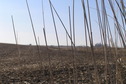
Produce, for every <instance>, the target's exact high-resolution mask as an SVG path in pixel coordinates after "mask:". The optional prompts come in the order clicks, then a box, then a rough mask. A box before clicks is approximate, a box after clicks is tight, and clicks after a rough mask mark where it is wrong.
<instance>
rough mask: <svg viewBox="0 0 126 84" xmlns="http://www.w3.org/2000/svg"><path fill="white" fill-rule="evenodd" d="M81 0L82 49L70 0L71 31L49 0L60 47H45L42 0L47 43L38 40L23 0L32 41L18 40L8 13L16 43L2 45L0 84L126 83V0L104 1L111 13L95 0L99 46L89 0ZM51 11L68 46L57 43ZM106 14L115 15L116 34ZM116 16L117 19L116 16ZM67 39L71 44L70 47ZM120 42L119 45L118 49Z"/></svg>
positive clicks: (0, 46)
mask: <svg viewBox="0 0 126 84" xmlns="http://www.w3.org/2000/svg"><path fill="white" fill-rule="evenodd" d="M80 1H81V3H82V4H81V5H82V11H83V16H82V17H83V23H84V33H85V35H84V36H85V42H86V44H85V47H82V46H76V42H75V41H76V38H75V34H76V33H75V30H76V27H75V24H76V23H75V19H74V18H75V14H74V13H75V10H74V9H75V2H74V0H73V4H72V5H73V6H72V9H73V10H72V14H71V10H70V9H71V7H70V6H69V7H68V9H69V11H68V15H69V26H70V28H69V30H70V33H69V31H68V29H67V28H66V26H65V24H64V22H63V20H62V19H61V17H60V15H59V14H58V12H57V10H56V8H55V6H54V5H53V3H52V2H51V0H49V5H50V10H51V14H52V19H53V24H54V30H55V35H56V41H57V45H58V46H49V45H48V40H47V37H46V35H47V33H46V25H45V16H44V6H43V4H44V3H43V0H42V16H43V28H42V29H43V34H44V40H45V45H46V46H40V45H39V44H40V42H38V41H37V38H36V32H35V27H34V23H33V20H32V16H31V12H30V8H29V4H28V1H27V0H26V5H27V9H28V14H29V17H30V21H31V27H32V30H33V35H34V39H35V43H36V45H31V44H30V45H19V44H18V40H17V36H16V31H15V25H14V19H13V16H12V24H13V30H14V36H15V42H16V45H14V44H2V43H1V44H0V84H126V63H125V62H126V57H125V56H126V39H125V38H126V29H125V27H126V9H125V6H126V4H125V3H124V0H113V1H112V0H107V2H108V5H109V6H110V8H111V9H110V10H109V11H111V13H112V15H113V16H109V15H108V13H107V8H106V1H105V0H101V1H100V2H99V1H98V0H95V2H96V3H95V4H96V12H97V18H96V19H97V20H98V26H99V31H100V39H101V42H100V44H99V43H98V44H96V45H95V46H94V41H95V38H94V37H93V30H92V29H93V25H92V22H93V21H92V19H91V11H90V3H89V0H80ZM115 7H117V8H118V10H119V13H120V14H119V15H118V14H117V13H116V11H115ZM54 14H55V15H56V16H57V17H58V20H59V21H60V22H61V24H62V26H63V28H64V30H65V33H66V34H65V35H66V46H61V45H60V42H59V36H58V31H57V25H56V21H55V17H54ZM71 15H72V18H71ZM108 17H112V18H113V22H114V23H113V24H114V32H113V30H112V29H111V27H112V26H111V24H110V20H109V18H108ZM119 17H120V19H121V21H120V19H118V18H119ZM82 39H83V38H82ZM114 40H115V41H114ZM68 41H70V43H71V44H70V46H69V42H68ZM88 42H89V43H88ZM88 44H89V45H88ZM120 45H121V47H118V46H120ZM99 46H100V47H99ZM108 46H109V47H108Z"/></svg>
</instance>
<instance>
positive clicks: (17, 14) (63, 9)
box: [0, 0, 111, 45]
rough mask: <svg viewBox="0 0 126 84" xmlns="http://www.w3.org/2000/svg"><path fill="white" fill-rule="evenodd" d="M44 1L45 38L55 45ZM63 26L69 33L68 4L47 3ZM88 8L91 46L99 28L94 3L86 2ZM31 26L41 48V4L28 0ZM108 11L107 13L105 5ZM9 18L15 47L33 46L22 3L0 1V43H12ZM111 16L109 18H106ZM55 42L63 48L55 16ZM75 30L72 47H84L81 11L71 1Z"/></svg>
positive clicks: (63, 0)
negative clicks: (58, 16) (74, 41)
mask: <svg viewBox="0 0 126 84" xmlns="http://www.w3.org/2000/svg"><path fill="white" fill-rule="evenodd" d="M43 1H44V9H45V10H44V11H45V23H46V34H47V40H48V44H49V45H57V42H56V36H55V31H54V26H53V22H52V21H53V20H52V16H51V11H50V6H49V2H48V0H43ZM51 1H52V3H53V5H54V7H55V8H56V10H57V12H58V13H59V15H60V17H61V19H62V20H63V22H64V24H65V26H66V27H67V29H68V31H69V17H68V6H71V14H72V0H51ZM89 2H90V8H91V20H92V25H93V26H92V27H93V37H94V43H99V42H100V36H99V28H98V24H97V18H96V17H97V12H96V10H95V8H96V6H95V0H89ZM28 3H29V7H30V11H31V15H32V19H33V24H34V27H35V32H36V35H37V37H39V38H40V44H41V45H45V42H44V37H43V31H42V28H43V22H42V7H41V5H42V4H41V0H28ZM106 6H107V7H108V9H107V10H108V11H109V10H110V8H109V6H108V4H107V5H106ZM11 15H13V17H14V22H15V28H16V32H17V36H18V42H19V44H35V41H34V36H33V32H32V27H31V23H30V19H29V15H28V11H27V6H26V1H25V0H0V42H2V43H15V39H14V34H13V26H12V22H11ZM110 15H111V14H110ZM55 20H56V25H57V30H58V35H59V40H60V44H61V45H66V33H65V30H64V29H63V27H62V25H61V23H60V21H59V20H58V18H57V16H56V15H55ZM75 29H76V45H85V38H84V35H85V34H84V27H83V11H82V5H81V0H75Z"/></svg>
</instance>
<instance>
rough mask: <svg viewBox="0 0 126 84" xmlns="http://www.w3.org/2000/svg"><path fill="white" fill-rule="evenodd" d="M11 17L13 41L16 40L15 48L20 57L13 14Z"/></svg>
mask: <svg viewBox="0 0 126 84" xmlns="http://www.w3.org/2000/svg"><path fill="white" fill-rule="evenodd" d="M11 19H12V25H13V31H14V37H15V42H16V46H17V50H18V56H19V57H20V48H19V45H18V40H17V36H16V31H15V24H14V19H13V16H11Z"/></svg>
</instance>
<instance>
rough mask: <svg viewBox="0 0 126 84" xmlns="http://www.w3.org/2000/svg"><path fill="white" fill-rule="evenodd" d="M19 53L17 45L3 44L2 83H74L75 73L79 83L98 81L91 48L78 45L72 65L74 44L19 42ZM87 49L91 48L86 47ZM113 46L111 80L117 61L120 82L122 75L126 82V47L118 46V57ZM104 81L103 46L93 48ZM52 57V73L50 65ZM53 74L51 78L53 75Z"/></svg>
mask: <svg viewBox="0 0 126 84" xmlns="http://www.w3.org/2000/svg"><path fill="white" fill-rule="evenodd" d="M19 49H20V56H19V54H18V49H17V46H16V45H13V44H2V43H1V44H0V84H49V83H50V80H51V82H52V84H73V83H74V77H75V76H74V73H76V77H77V84H95V83H96V81H95V73H94V66H93V63H92V55H91V51H90V48H83V47H76V52H75V59H76V61H75V67H74V66H73V55H74V52H73V51H72V50H71V47H68V48H67V47H65V46H64V47H63V46H62V47H61V50H60V51H59V50H58V47H56V46H49V50H48V51H47V49H46V47H45V46H39V49H40V55H39V54H38V48H37V47H36V46H32V45H19ZM87 49H88V50H87ZM114 50H115V49H113V48H108V49H107V57H108V81H109V84H115V79H116V76H115V74H116V72H115V70H116V66H115V63H116V61H117V62H118V71H119V73H118V74H119V75H118V76H119V77H118V84H121V83H120V80H121V79H122V81H123V83H124V84H126V68H125V59H126V58H125V56H126V53H125V52H126V50H125V49H118V59H117V60H115V57H114ZM94 52H95V56H94V58H95V59H96V63H97V68H98V75H99V78H100V81H101V84H105V82H106V81H105V78H104V77H105V75H104V73H105V70H104V68H105V66H104V65H105V62H104V53H103V49H102V48H94ZM49 56H50V59H51V61H50V62H51V65H50V67H51V73H52V74H50V68H49ZM50 77H51V78H50Z"/></svg>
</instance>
